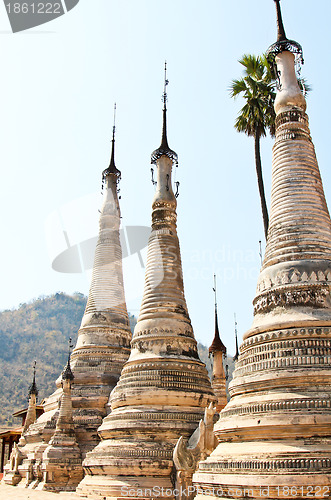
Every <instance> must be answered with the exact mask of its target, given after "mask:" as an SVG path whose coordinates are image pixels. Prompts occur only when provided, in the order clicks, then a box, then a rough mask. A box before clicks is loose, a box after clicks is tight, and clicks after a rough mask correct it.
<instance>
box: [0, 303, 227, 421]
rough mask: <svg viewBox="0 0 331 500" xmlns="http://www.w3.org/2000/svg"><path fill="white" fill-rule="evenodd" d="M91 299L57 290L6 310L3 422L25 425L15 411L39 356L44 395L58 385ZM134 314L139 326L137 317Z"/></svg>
mask: <svg viewBox="0 0 331 500" xmlns="http://www.w3.org/2000/svg"><path fill="white" fill-rule="evenodd" d="M86 300H87V298H86V297H85V296H84V295H83V294H80V293H75V294H74V295H72V296H71V295H66V294H64V293H56V294H55V295H51V296H49V297H40V298H39V299H37V300H34V301H32V302H31V303H28V304H21V305H20V307H19V308H18V309H15V310H10V311H3V312H0V346H1V350H0V408H1V411H0V426H1V425H19V421H17V420H16V419H14V418H13V417H12V413H13V412H14V411H16V410H18V409H21V408H23V407H25V406H26V405H27V393H28V388H29V385H30V384H31V382H32V376H33V368H32V367H33V362H34V360H36V361H37V372H36V380H37V386H38V390H39V401H41V400H42V399H43V398H45V397H47V396H49V395H50V394H51V393H52V392H53V391H54V390H55V380H56V379H57V378H58V376H59V375H60V373H61V371H62V370H63V367H64V365H65V363H66V359H67V355H68V339H69V337H71V338H72V339H73V343H74V344H75V343H76V339H77V332H78V329H79V326H80V322H81V319H82V317H83V314H84V310H85V305H86ZM129 316H130V322H131V328H132V329H133V327H134V325H135V323H136V318H135V317H134V316H132V315H129ZM198 348H199V354H200V357H201V359H202V361H203V362H204V363H206V365H207V369H208V371H209V373H210V372H211V361H210V359H209V358H208V349H207V348H206V347H205V346H203V345H202V344H199V345H198ZM230 361H231V360H230ZM229 365H230V367H229V368H230V370H229V371H230V373H232V368H233V367H232V366H231V363H229Z"/></svg>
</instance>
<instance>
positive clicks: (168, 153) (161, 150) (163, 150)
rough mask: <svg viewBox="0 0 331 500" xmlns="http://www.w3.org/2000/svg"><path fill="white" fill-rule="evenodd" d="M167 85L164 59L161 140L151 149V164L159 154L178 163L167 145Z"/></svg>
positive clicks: (175, 155) (174, 154)
mask: <svg viewBox="0 0 331 500" xmlns="http://www.w3.org/2000/svg"><path fill="white" fill-rule="evenodd" d="M168 85H169V80H168V78H167V62H166V61H165V63H164V91H163V95H162V101H163V126H162V140H161V146H160V147H159V148H158V149H156V150H155V151H153V153H152V156H151V163H152V164H153V165H156V163H157V160H158V159H159V158H161V156H167V157H168V158H170V160H172V161H173V163H175V164H176V166H177V165H178V156H177V153H175V151H173V150H172V149H170V148H169V145H168V138H167V100H168V95H167V86H168Z"/></svg>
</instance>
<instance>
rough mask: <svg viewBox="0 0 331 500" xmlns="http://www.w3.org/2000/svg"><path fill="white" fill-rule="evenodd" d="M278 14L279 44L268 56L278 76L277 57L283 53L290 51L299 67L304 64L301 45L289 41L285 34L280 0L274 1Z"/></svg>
mask: <svg viewBox="0 0 331 500" xmlns="http://www.w3.org/2000/svg"><path fill="white" fill-rule="evenodd" d="M274 2H275V4H276V12H277V42H276V43H273V44H272V45H271V46H270V47H269V48H268V50H267V52H266V56H267V59H268V61H269V64H270V65H271V66H272V67H273V69H274V73H275V75H276V76H277V74H278V73H277V67H276V64H275V57H276V56H277V55H278V54H281V53H282V52H285V51H289V52H292V54H294V56H295V58H296V63H297V64H298V67H300V64H303V53H302V47H301V45H300V44H299V43H298V42H296V41H295V40H289V39H288V38H287V37H286V34H285V28H284V23H283V18H282V12H281V8H280V0H274Z"/></svg>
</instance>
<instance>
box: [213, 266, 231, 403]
mask: <svg viewBox="0 0 331 500" xmlns="http://www.w3.org/2000/svg"><path fill="white" fill-rule="evenodd" d="M213 291H214V294H215V336H214V340H213V342H212V344H211V346H210V347H209V355H211V354H212V356H213V360H214V362H213V378H212V384H211V385H212V388H213V391H214V394H215V396H216V397H217V402H216V411H217V412H220V411H221V410H222V409H223V408H224V407H225V405H226V403H227V395H226V379H227V376H226V373H225V371H224V360H225V359H226V347H225V345H224V344H223V342H222V340H221V337H220V332H219V328H218V317H217V296H216V275H215V274H214V288H213Z"/></svg>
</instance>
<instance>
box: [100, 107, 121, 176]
mask: <svg viewBox="0 0 331 500" xmlns="http://www.w3.org/2000/svg"><path fill="white" fill-rule="evenodd" d="M115 131H116V102H115V103H114V125H113V137H112V141H111V156H110V163H109V166H108V168H106V169H105V170H104V171H103V172H102V180H103V182H104V181H105V179H106V177H107V175H114V176H115V179H116V182H118V181H119V180H120V179H121V172H120V170H118V168H117V167H116V165H115Z"/></svg>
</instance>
